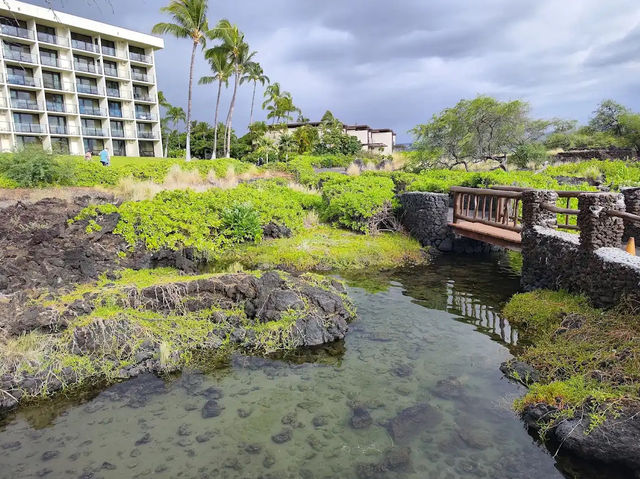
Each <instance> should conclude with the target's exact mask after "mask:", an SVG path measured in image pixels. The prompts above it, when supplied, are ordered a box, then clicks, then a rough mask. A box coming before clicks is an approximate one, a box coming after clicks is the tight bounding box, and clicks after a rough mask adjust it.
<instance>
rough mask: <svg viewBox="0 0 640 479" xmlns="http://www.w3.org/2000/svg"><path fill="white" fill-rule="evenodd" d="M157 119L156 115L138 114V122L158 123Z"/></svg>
mask: <svg viewBox="0 0 640 479" xmlns="http://www.w3.org/2000/svg"><path fill="white" fill-rule="evenodd" d="M157 119H158V117H157V116H156V115H155V114H154V113H145V112H138V111H137V112H136V120H146V121H156V120H157Z"/></svg>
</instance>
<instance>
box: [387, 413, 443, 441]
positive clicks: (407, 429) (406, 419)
mask: <svg viewBox="0 0 640 479" xmlns="http://www.w3.org/2000/svg"><path fill="white" fill-rule="evenodd" d="M441 421H442V413H441V412H440V411H438V410H437V409H435V408H434V407H433V406H431V405H429V404H427V403H422V404H417V405H415V406H411V407H408V408H406V409H403V410H402V411H400V412H399V413H398V415H397V416H396V417H394V418H393V419H391V420H390V421H389V422H388V423H387V424H386V428H387V430H388V431H389V434H390V435H391V437H392V438H393V439H394V441H396V442H397V443H405V442H407V441H409V440H410V439H411V438H413V437H414V436H415V435H417V434H419V433H421V432H423V431H425V430H426V429H430V428H433V427H435V426H437V425H438V424H440V422H441Z"/></svg>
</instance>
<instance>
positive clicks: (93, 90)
mask: <svg viewBox="0 0 640 479" xmlns="http://www.w3.org/2000/svg"><path fill="white" fill-rule="evenodd" d="M76 90H77V91H78V93H85V94H87V95H102V89H101V88H98V87H97V86H93V85H83V84H82V83H76Z"/></svg>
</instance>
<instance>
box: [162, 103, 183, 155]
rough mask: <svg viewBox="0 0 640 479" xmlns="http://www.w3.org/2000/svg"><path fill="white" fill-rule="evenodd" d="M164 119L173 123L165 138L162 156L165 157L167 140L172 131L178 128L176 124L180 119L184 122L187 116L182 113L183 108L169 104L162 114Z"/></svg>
mask: <svg viewBox="0 0 640 479" xmlns="http://www.w3.org/2000/svg"><path fill="white" fill-rule="evenodd" d="M164 120H166V122H167V124H168V123H169V122H171V123H172V124H173V129H172V130H171V131H170V133H169V137H168V138H167V146H166V147H165V153H164V156H165V157H166V156H167V153H168V150H169V140H170V138H171V136H173V131H174V130H176V129H177V128H178V125H179V124H180V122H181V121H184V122H186V121H187V117H186V115H185V114H184V109H183V108H182V107H180V106H172V105H169V107H168V108H167V111H166V112H165V114H164Z"/></svg>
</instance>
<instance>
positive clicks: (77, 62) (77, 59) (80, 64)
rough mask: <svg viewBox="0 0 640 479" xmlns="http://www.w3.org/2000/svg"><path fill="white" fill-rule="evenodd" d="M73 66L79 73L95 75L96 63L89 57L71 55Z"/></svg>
mask: <svg viewBox="0 0 640 479" xmlns="http://www.w3.org/2000/svg"><path fill="white" fill-rule="evenodd" d="M73 64H74V68H75V69H76V70H79V71H81V72H89V73H96V71H97V70H96V62H95V61H94V60H93V58H91V57H85V56H82V55H73Z"/></svg>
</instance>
